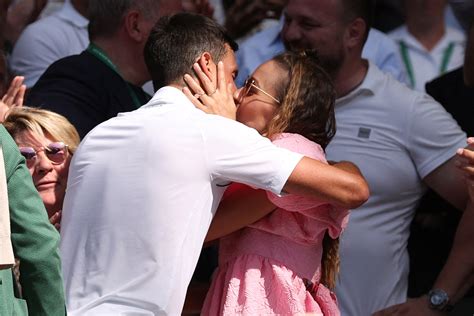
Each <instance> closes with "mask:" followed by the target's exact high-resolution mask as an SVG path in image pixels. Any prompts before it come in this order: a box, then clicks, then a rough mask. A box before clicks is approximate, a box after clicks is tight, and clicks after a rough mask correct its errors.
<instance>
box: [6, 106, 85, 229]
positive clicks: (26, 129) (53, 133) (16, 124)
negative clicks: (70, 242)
mask: <svg viewBox="0 0 474 316" xmlns="http://www.w3.org/2000/svg"><path fill="white" fill-rule="evenodd" d="M3 125H4V126H5V128H6V129H7V131H8V132H9V133H10V135H11V136H12V137H13V138H14V140H15V142H16V143H17V145H18V147H19V148H20V152H21V154H22V155H23V156H24V157H25V159H26V165H27V167H28V170H29V172H30V174H31V176H32V177H33V183H34V185H35V187H36V189H37V190H38V192H39V194H40V196H41V199H42V200H43V203H44V205H45V207H46V210H47V212H48V217H49V219H50V221H51V223H52V224H54V225H55V226H56V228H58V229H59V227H60V226H59V225H60V219H61V210H62V207H63V201H64V195H65V194H66V185H67V177H68V169H69V163H70V161H71V158H72V155H73V154H74V152H75V150H76V148H77V146H78V145H79V135H78V134H77V131H76V129H75V128H74V126H72V124H71V123H69V121H68V120H67V119H66V118H65V117H63V116H62V115H59V114H57V113H54V112H50V111H47V110H42V109H35V108H28V107H17V108H14V109H12V110H11V111H10V112H9V113H8V116H7V118H6V119H5V121H4V122H3Z"/></svg>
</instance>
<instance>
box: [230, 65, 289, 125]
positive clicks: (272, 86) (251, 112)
mask: <svg viewBox="0 0 474 316" xmlns="http://www.w3.org/2000/svg"><path fill="white" fill-rule="evenodd" d="M287 75H288V74H287V73H285V72H284V71H283V70H282V69H281V68H280V67H278V66H277V64H276V63H275V62H274V61H272V60H270V61H268V62H266V63H264V64H262V65H261V66H260V67H258V68H257V69H256V70H255V72H254V73H253V74H252V76H251V77H250V79H254V80H255V85H256V86H258V87H259V88H260V89H262V90H263V91H265V92H267V93H268V94H270V95H271V96H273V97H276V95H278V91H277V89H278V87H279V86H280V84H279V83H280V80H281V78H285V76H287ZM244 89H246V87H242V88H240V89H239V90H238V91H237V92H236V96H237V95H238V94H240V93H242V91H243V90H244ZM237 99H238V97H237ZM279 101H280V102H281V100H279ZM277 109H278V103H277V102H276V101H275V100H273V99H272V98H271V97H270V96H268V95H266V94H265V93H263V92H262V91H260V90H258V89H257V88H255V87H249V89H248V93H247V95H246V96H245V97H244V98H243V99H242V102H241V103H240V104H238V107H237V121H239V122H241V123H243V124H245V125H247V126H249V127H252V128H255V129H256V130H257V131H258V132H259V133H260V134H262V133H263V132H264V131H265V130H266V128H267V126H268V123H269V122H270V120H271V119H272V118H273V116H274V115H275V113H276V110H277Z"/></svg>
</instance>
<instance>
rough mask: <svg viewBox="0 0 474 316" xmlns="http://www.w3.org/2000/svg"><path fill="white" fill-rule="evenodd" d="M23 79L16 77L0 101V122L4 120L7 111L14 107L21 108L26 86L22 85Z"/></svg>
mask: <svg viewBox="0 0 474 316" xmlns="http://www.w3.org/2000/svg"><path fill="white" fill-rule="evenodd" d="M24 79H25V78H24V77H20V76H16V77H15V78H14V79H13V81H12V83H11V84H10V87H9V88H8V91H7V93H5V95H4V96H3V98H2V99H1V100H0V122H3V121H4V120H5V117H6V115H7V114H8V111H10V110H11V109H12V108H14V107H21V106H22V105H23V99H24V98H25V92H26V86H25V85H24V84H23V80H24Z"/></svg>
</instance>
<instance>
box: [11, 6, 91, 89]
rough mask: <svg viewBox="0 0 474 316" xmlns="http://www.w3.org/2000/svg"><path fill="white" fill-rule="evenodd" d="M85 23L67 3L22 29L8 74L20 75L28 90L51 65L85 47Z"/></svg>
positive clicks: (87, 38)
mask: <svg viewBox="0 0 474 316" xmlns="http://www.w3.org/2000/svg"><path fill="white" fill-rule="evenodd" d="M88 24H89V21H88V20H87V19H86V18H85V17H83V16H82V15H81V14H80V13H79V12H77V11H76V9H74V7H73V6H72V4H71V2H70V0H67V1H66V2H65V3H64V5H63V6H62V8H61V9H60V10H58V11H56V12H54V13H53V14H51V15H50V16H47V17H45V18H43V19H40V20H38V21H36V22H34V23H32V24H30V25H28V27H26V29H25V30H24V31H23V33H22V34H21V35H20V37H19V38H18V40H17V42H16V44H15V47H14V48H13V52H12V55H11V57H10V61H9V63H10V68H11V70H12V72H13V73H14V74H15V75H19V76H24V77H25V84H26V86H27V87H28V88H31V87H32V86H33V85H34V84H35V83H36V81H38V79H39V77H40V76H41V75H42V74H43V73H44V71H45V70H46V69H47V68H48V67H49V66H50V65H51V64H52V63H53V62H55V61H57V60H58V59H61V58H63V57H66V56H70V55H75V54H79V53H80V52H82V51H83V50H84V49H85V48H86V47H87V45H88V44H89V35H88V33H87V25H88Z"/></svg>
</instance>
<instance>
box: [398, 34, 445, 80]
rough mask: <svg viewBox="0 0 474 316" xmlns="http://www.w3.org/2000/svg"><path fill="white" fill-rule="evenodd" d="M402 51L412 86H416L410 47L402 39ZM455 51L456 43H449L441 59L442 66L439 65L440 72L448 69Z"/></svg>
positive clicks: (442, 72)
mask: <svg viewBox="0 0 474 316" xmlns="http://www.w3.org/2000/svg"><path fill="white" fill-rule="evenodd" d="M400 51H401V53H402V58H403V63H404V64H405V68H406V70H407V73H408V77H409V79H410V85H411V87H414V86H415V83H416V82H415V73H414V72H413V65H412V63H411V60H410V55H409V54H408V47H407V44H406V43H405V42H404V41H400ZM453 51H454V43H453V42H451V43H449V45H448V47H446V49H445V50H444V53H443V59H442V60H441V66H440V67H439V74H440V75H442V74H444V73H445V72H446V70H448V64H449V61H450V59H451V57H452V56H453Z"/></svg>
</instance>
